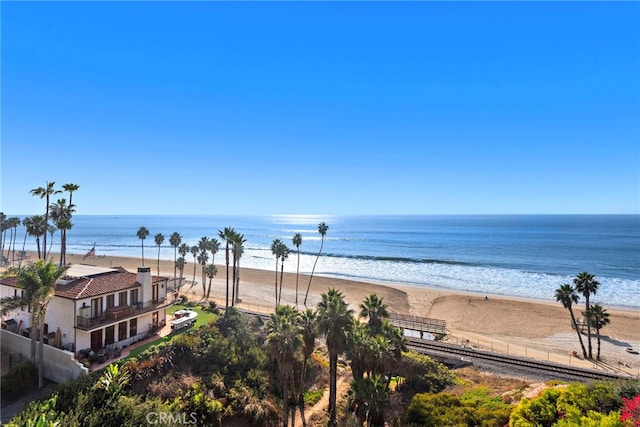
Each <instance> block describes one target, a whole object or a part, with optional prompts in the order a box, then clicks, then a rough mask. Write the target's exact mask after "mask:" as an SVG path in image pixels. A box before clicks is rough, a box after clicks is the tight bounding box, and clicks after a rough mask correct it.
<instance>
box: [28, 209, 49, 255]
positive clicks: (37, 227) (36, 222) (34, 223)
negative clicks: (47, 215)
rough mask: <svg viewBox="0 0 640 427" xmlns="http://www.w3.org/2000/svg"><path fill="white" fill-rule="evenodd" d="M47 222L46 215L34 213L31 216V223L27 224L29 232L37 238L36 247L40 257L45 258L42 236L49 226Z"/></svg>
mask: <svg viewBox="0 0 640 427" xmlns="http://www.w3.org/2000/svg"><path fill="white" fill-rule="evenodd" d="M45 224H46V223H45V221H44V216H42V215H34V216H32V217H31V218H30V221H29V224H28V225H27V226H26V227H27V233H28V234H29V235H30V236H33V237H35V238H36V247H37V249H38V258H39V259H42V258H43V257H42V253H41V249H40V237H41V236H43V235H45V234H46V233H47V227H46V225H45Z"/></svg>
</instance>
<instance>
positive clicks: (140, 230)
mask: <svg viewBox="0 0 640 427" xmlns="http://www.w3.org/2000/svg"><path fill="white" fill-rule="evenodd" d="M136 235H137V236H138V239H140V242H141V244H142V266H143V267H144V239H146V238H147V236H149V230H147V227H140V228H138V232H137V233H136Z"/></svg>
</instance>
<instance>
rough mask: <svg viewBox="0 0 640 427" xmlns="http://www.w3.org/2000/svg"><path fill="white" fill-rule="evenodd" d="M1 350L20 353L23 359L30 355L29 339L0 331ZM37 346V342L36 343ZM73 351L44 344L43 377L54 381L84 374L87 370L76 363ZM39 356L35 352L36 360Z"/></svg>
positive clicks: (58, 381)
mask: <svg viewBox="0 0 640 427" xmlns="http://www.w3.org/2000/svg"><path fill="white" fill-rule="evenodd" d="M0 342H1V344H2V345H1V348H2V352H7V353H13V354H15V353H20V354H22V355H23V357H24V358H25V359H29V357H30V356H31V339H29V338H26V337H23V336H21V335H17V334H14V333H11V332H8V331H5V330H1V331H0ZM38 347H39V343H38ZM73 356H74V355H73V353H71V352H68V351H64V350H60V349H57V348H55V347H52V346H50V345H46V344H45V345H44V377H45V378H46V379H48V380H51V381H54V382H56V383H63V382H66V381H69V380H71V379H75V378H78V377H79V376H81V375H86V374H88V373H89V370H88V369H87V368H86V367H85V366H83V365H82V364H80V363H78V362H77V361H76V360H75V359H74V357H73ZM38 357H39V356H38V355H37V354H36V360H37V358H38Z"/></svg>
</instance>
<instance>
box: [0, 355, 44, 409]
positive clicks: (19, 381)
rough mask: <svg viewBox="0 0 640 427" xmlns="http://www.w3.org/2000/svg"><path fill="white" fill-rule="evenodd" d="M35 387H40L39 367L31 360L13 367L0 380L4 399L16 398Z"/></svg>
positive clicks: (0, 388)
mask: <svg viewBox="0 0 640 427" xmlns="http://www.w3.org/2000/svg"><path fill="white" fill-rule="evenodd" d="M35 387H38V369H37V368H36V367H35V365H34V364H33V363H32V362H31V361H29V360H28V361H26V362H22V363H20V364H19V365H16V366H14V367H13V368H11V370H9V372H7V373H6V374H5V375H3V376H2V379H1V380H0V390H1V391H0V393H1V397H2V400H3V401H8V400H12V399H15V398H17V397H19V396H21V395H22V394H24V392H26V391H30V390H33V389H34V388H35Z"/></svg>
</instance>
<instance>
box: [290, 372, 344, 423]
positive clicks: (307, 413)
mask: <svg viewBox="0 0 640 427" xmlns="http://www.w3.org/2000/svg"><path fill="white" fill-rule="evenodd" d="M350 381H351V374H350V373H349V372H347V370H346V369H345V368H343V369H341V372H339V373H338V381H337V383H336V391H337V393H336V394H337V402H340V400H341V399H343V398H344V396H346V394H347V391H348V390H349V382H350ZM328 407H329V387H328V386H327V388H326V389H325V390H324V393H323V394H322V397H321V398H320V400H319V401H318V403H316V404H315V405H313V406H310V407H305V408H304V417H305V419H306V422H307V427H314V426H321V425H325V424H326V420H327V417H328V413H327V408H328ZM296 426H302V417H301V416H300V411H298V412H296Z"/></svg>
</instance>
